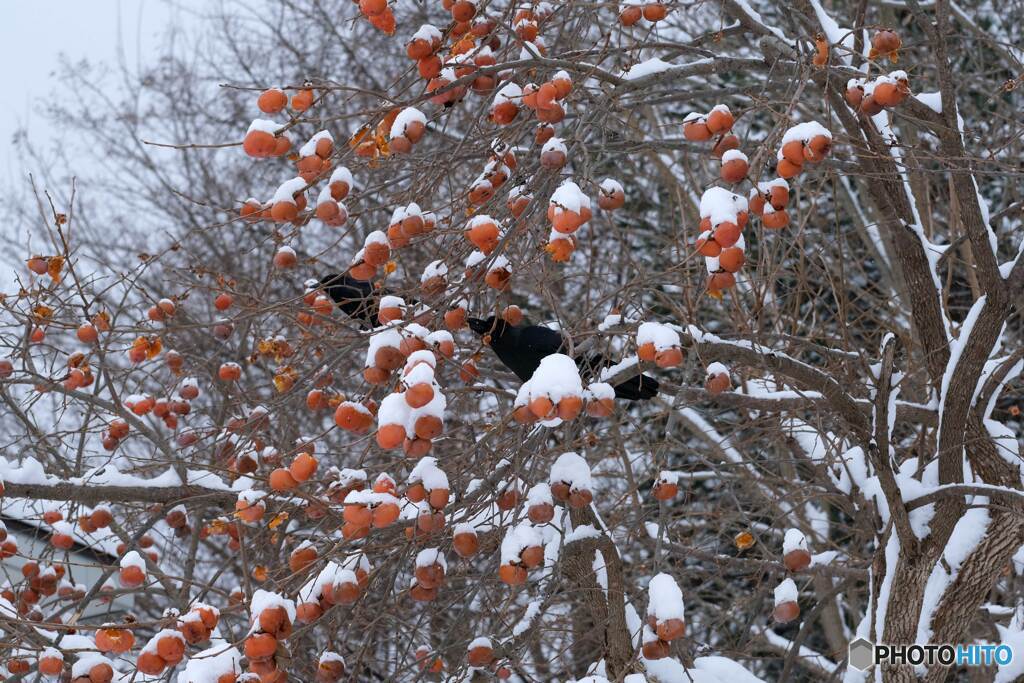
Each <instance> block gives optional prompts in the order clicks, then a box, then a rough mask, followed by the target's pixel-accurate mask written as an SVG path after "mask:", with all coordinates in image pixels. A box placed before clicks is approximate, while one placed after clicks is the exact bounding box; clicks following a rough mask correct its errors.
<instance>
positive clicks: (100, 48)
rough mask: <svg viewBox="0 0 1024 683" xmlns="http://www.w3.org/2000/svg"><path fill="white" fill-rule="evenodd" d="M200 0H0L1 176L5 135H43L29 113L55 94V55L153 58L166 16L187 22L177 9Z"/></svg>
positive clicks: (12, 163)
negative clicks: (19, 131) (121, 53)
mask: <svg viewBox="0 0 1024 683" xmlns="http://www.w3.org/2000/svg"><path fill="white" fill-rule="evenodd" d="M202 1H203V0H0V2H2V3H3V8H4V17H3V21H0V76H2V82H3V83H4V87H5V94H4V97H3V105H4V106H2V107H0V144H2V147H0V169H2V171H0V173H2V174H3V175H0V179H9V180H13V179H14V178H16V177H17V176H18V175H19V173H18V167H17V162H16V160H15V158H14V156H13V152H12V146H11V136H12V135H13V134H14V132H15V131H16V130H17V129H18V128H19V127H24V128H25V129H26V130H27V132H28V135H29V137H30V139H31V140H32V141H33V142H46V141H47V140H48V139H50V134H49V131H48V130H47V128H46V126H45V122H43V121H41V120H40V119H39V118H38V117H37V116H34V115H33V111H34V109H35V106H36V104H37V102H38V100H39V98H42V97H46V96H53V95H54V94H55V88H56V79H55V75H54V72H55V70H56V69H57V66H58V63H59V60H60V55H61V54H64V55H66V56H67V57H68V58H70V59H71V60H74V61H77V60H80V59H83V58H84V59H88V60H90V61H94V62H108V63H109V62H113V61H114V60H115V59H116V58H117V54H118V50H119V49H123V51H124V55H125V57H126V59H127V60H128V61H129V63H130V64H132V65H137V64H138V62H139V61H140V60H141V61H143V62H145V61H147V60H148V59H150V58H152V57H153V55H154V54H155V50H156V47H157V45H158V40H157V38H158V37H159V36H160V35H161V34H162V33H163V31H164V30H165V29H166V27H167V26H168V25H169V24H170V23H171V22H174V23H181V22H182V21H187V18H188V17H187V12H186V11H185V9H183V8H188V7H190V6H192V7H195V6H198V5H199V3H201V2H202ZM207 1H209V0H207Z"/></svg>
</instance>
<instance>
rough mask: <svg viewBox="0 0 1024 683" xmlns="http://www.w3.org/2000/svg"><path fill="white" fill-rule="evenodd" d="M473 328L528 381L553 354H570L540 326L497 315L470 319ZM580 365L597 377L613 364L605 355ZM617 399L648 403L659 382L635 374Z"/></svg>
mask: <svg viewBox="0 0 1024 683" xmlns="http://www.w3.org/2000/svg"><path fill="white" fill-rule="evenodd" d="M468 322H469V327H470V328H471V329H472V330H473V331H474V332H476V333H477V334H479V335H489V337H490V342H489V344H490V347H491V348H492V349H493V350H494V353H495V354H497V356H498V360H500V361H501V362H502V363H504V364H505V366H506V367H507V368H508V369H509V370H511V371H512V372H514V373H515V374H516V376H517V377H519V379H521V380H523V381H524V382H525V381H527V380H528V379H530V378H531V377H533V372H534V370H536V369H537V366H539V365H540V362H541V360H543V359H544V358H546V357H547V356H550V355H551V354H553V353H566V344H565V340H564V339H563V338H562V335H560V334H559V333H558V332H556V331H555V330H552V329H549V328H547V327H541V326H539V325H527V326H523V327H516V326H514V325H509V324H508V323H507V322H505V321H504V320H502V319H500V318H495V317H494V316H493V315H492V316H491V317H489V318H487V320H482V319H480V318H469V320H468ZM576 365H577V367H579V368H580V371H581V373H582V374H583V376H584V377H585V378H586V377H594V376H596V375H597V374H598V371H599V370H601V368H604V367H608V366H609V365H611V363H610V362H609V361H608V359H607V358H605V357H604V356H602V355H601V354H590V355H586V356H578V357H577V358H576ZM614 389H615V397H616V398H624V399H626V400H629V401H647V400H650V399H652V398H654V397H655V396H656V395H657V394H658V381H657V380H656V379H654V378H652V377H648V376H647V375H635V376H633V377H630V378H629V379H627V380H625V381H623V382H621V383H620V384H618V385H616V386H615V387H614Z"/></svg>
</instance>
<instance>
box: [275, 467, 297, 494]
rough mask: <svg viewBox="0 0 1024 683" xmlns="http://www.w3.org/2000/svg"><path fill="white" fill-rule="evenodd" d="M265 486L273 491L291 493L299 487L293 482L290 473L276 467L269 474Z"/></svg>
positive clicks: (293, 478) (293, 479)
mask: <svg viewBox="0 0 1024 683" xmlns="http://www.w3.org/2000/svg"><path fill="white" fill-rule="evenodd" d="M267 484H268V485H269V486H270V488H271V489H272V490H274V491H291V490H292V489H294V488H295V487H297V486H298V485H299V482H297V481H295V477H293V476H292V474H291V472H289V471H288V470H286V469H284V468H283V467H278V468H277V469H275V470H274V471H273V472H271V473H270V477H269V478H268V479H267Z"/></svg>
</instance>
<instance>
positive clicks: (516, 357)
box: [491, 325, 562, 382]
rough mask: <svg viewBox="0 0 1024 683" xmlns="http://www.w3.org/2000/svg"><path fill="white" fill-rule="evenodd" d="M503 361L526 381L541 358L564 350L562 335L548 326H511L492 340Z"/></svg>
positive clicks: (493, 346)
mask: <svg viewBox="0 0 1024 683" xmlns="http://www.w3.org/2000/svg"><path fill="white" fill-rule="evenodd" d="M491 348H492V349H493V350H494V353H496V354H497V356H498V358H499V359H500V360H501V362H502V363H504V364H505V366H506V367H508V369H509V370H511V371H512V372H514V373H516V376H517V377H519V379H521V380H523V381H524V382H525V381H526V380H528V379H530V378H531V377H532V376H533V372H534V370H536V369H537V366H538V365H540V362H541V360H543V359H544V358H545V357H547V356H550V355H551V354H553V353H559V352H560V351H561V350H562V335H560V334H558V333H557V332H555V331H554V330H551V329H548V328H546V327H538V326H535V325H531V326H530V327H523V328H510V329H509V330H508V331H506V332H505V333H504V334H502V335H501V336H500V337H496V338H495V339H494V340H493V341H492V342H491Z"/></svg>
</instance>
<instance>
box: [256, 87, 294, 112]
mask: <svg viewBox="0 0 1024 683" xmlns="http://www.w3.org/2000/svg"><path fill="white" fill-rule="evenodd" d="M287 104H288V96H287V95H285V94H284V91H283V90H281V89H279V88H270V89H269V90H264V91H263V92H262V93H260V96H259V97H258V98H257V99H256V106H257V107H259V108H260V111H262V112H263V113H265V114H276V113H278V112H279V111H281V110H282V109H284V108H285V106H286V105H287Z"/></svg>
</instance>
